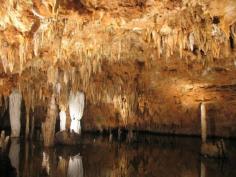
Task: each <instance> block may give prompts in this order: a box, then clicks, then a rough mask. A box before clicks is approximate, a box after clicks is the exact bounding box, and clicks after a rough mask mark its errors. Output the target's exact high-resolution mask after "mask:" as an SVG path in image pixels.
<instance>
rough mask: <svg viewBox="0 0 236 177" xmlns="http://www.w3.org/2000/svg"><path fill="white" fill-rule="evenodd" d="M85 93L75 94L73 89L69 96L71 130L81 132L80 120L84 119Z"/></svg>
mask: <svg viewBox="0 0 236 177" xmlns="http://www.w3.org/2000/svg"><path fill="white" fill-rule="evenodd" d="M84 99H85V97H84V93H83V92H79V91H78V92H76V93H75V94H74V93H73V92H72V91H71V92H70V98H69V111H70V118H71V125H70V130H71V131H74V132H75V133H78V134H80V132H81V124H80V120H81V119H82V116H83V113H84Z"/></svg>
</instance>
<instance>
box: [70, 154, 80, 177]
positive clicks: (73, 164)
mask: <svg viewBox="0 0 236 177" xmlns="http://www.w3.org/2000/svg"><path fill="white" fill-rule="evenodd" d="M83 175H84V170H83V163H82V157H81V156H80V155H76V156H74V157H70V160H69V167H68V175H67V176H68V177H83Z"/></svg>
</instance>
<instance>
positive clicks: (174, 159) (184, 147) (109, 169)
mask: <svg viewBox="0 0 236 177" xmlns="http://www.w3.org/2000/svg"><path fill="white" fill-rule="evenodd" d="M137 137H138V138H136V140H135V142H132V143H127V142H126V141H123V142H118V141H116V140H115V138H113V140H112V141H111V142H109V136H108V137H95V136H86V137H84V138H83V139H82V144H81V145H79V146H73V147H68V146H56V147H55V148H51V149H44V148H43V147H41V146H40V145H39V144H28V145H27V143H24V142H22V143H21V148H20V156H19V157H18V158H20V164H19V161H17V158H16V162H18V164H19V166H18V168H19V171H20V173H19V174H20V177H44V176H45V177H46V176H49V177H136V176H137V177H173V176H175V177H199V176H200V177H232V176H236V169H235V167H234V166H235V164H236V146H235V145H236V143H234V142H228V143H227V147H230V148H229V158H228V160H226V161H218V160H210V161H209V160H205V159H202V158H201V157H200V156H199V152H200V143H201V142H200V139H191V138H168V137H156V136H145V137H140V136H137ZM15 144H16V145H17V143H15ZM12 145H14V143H12ZM18 145H19V144H18ZM16 147H17V146H16ZM27 147H28V148H27ZM18 148H19V147H18ZM227 149H228V148H227ZM10 151H12V152H13V149H12V150H10ZM14 152H15V155H16V154H19V150H17V148H16V150H15V151H14ZM10 154H11V153H9V156H10ZM14 158H15V157H14ZM11 161H12V164H13V163H14V165H13V166H15V167H16V168H17V163H15V162H14V161H13V159H11ZM222 164H223V166H222ZM1 177H2V176H1Z"/></svg>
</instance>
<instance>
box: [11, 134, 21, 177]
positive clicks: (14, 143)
mask: <svg viewBox="0 0 236 177" xmlns="http://www.w3.org/2000/svg"><path fill="white" fill-rule="evenodd" d="M19 155H20V143H19V139H16V138H12V139H11V146H10V151H9V158H10V160H11V164H12V166H13V167H15V168H16V171H17V176H19V163H20V161H19V160H20V159H19Z"/></svg>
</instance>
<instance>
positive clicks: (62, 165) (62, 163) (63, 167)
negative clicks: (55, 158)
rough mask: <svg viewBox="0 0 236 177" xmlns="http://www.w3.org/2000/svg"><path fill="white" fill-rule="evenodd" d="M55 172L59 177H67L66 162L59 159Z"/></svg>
mask: <svg viewBox="0 0 236 177" xmlns="http://www.w3.org/2000/svg"><path fill="white" fill-rule="evenodd" d="M57 172H58V174H59V175H60V176H61V177H67V173H68V160H66V159H64V158H62V157H59V162H58V166H57Z"/></svg>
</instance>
